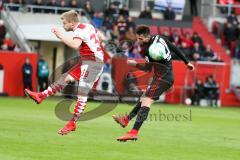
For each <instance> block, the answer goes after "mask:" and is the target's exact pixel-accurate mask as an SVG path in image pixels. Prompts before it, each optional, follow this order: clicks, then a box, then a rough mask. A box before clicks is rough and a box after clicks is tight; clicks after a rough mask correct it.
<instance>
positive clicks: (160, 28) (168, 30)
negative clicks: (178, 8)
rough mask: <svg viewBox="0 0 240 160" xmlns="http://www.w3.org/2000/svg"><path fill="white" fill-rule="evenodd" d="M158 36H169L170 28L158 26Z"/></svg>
mask: <svg viewBox="0 0 240 160" xmlns="http://www.w3.org/2000/svg"><path fill="white" fill-rule="evenodd" d="M159 32H160V34H163V33H164V32H168V33H169V34H170V28H169V27H166V26H160V27H159Z"/></svg>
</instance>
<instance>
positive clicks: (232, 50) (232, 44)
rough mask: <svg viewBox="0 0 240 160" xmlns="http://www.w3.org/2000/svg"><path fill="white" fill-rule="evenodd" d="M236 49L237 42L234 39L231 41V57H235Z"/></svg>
mask: <svg viewBox="0 0 240 160" xmlns="http://www.w3.org/2000/svg"><path fill="white" fill-rule="evenodd" d="M235 49H236V42H235V41H232V42H231V43H230V53H231V57H234V55H235Z"/></svg>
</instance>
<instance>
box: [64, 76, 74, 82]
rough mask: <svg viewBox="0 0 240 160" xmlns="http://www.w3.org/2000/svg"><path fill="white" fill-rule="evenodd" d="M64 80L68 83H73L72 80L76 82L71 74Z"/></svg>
mask: <svg viewBox="0 0 240 160" xmlns="http://www.w3.org/2000/svg"><path fill="white" fill-rule="evenodd" d="M64 81H65V82H66V83H72V82H75V79H74V78H73V77H72V76H71V75H67V76H66V78H65V79H64Z"/></svg>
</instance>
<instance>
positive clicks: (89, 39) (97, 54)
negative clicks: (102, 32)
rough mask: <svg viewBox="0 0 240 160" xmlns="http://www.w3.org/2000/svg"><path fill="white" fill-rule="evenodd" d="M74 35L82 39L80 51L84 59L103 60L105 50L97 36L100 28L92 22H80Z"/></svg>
mask: <svg viewBox="0 0 240 160" xmlns="http://www.w3.org/2000/svg"><path fill="white" fill-rule="evenodd" d="M73 32H74V37H73V39H75V38H79V39H81V40H82V44H81V46H80V48H79V53H80V55H81V56H82V59H84V60H96V58H97V59H99V60H103V56H104V53H103V50H102V48H101V44H100V40H99V38H98V36H97V32H98V30H97V29H95V28H94V27H93V25H91V24H87V23H79V24H78V25H77V26H76V28H75V29H74V31H73Z"/></svg>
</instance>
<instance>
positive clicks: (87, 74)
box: [58, 61, 103, 135]
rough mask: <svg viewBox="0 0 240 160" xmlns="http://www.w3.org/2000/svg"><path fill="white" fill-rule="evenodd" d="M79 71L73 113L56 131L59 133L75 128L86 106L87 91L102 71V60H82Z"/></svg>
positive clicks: (65, 132) (66, 132) (62, 133)
mask: <svg viewBox="0 0 240 160" xmlns="http://www.w3.org/2000/svg"><path fill="white" fill-rule="evenodd" d="M80 71H81V73H80V74H78V75H80V78H79V86H78V96H77V97H78V99H77V103H76V105H75V108H74V113H73V116H72V119H71V120H70V121H69V122H68V123H67V124H66V125H65V126H64V127H63V128H62V129H60V130H59V131H58V134H60V135H66V134H68V133H69V132H71V131H75V130H76V123H77V121H78V119H79V118H80V116H81V114H82V113H83V112H84V110H85V108H86V104H87V98H88V93H89V91H90V90H91V89H92V87H93V85H94V83H95V82H96V81H97V80H98V79H99V77H100V75H101V73H102V71H103V62H102V61H101V62H94V61H83V62H82V65H81V69H80ZM72 73H73V72H72ZM75 77H77V76H75Z"/></svg>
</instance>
